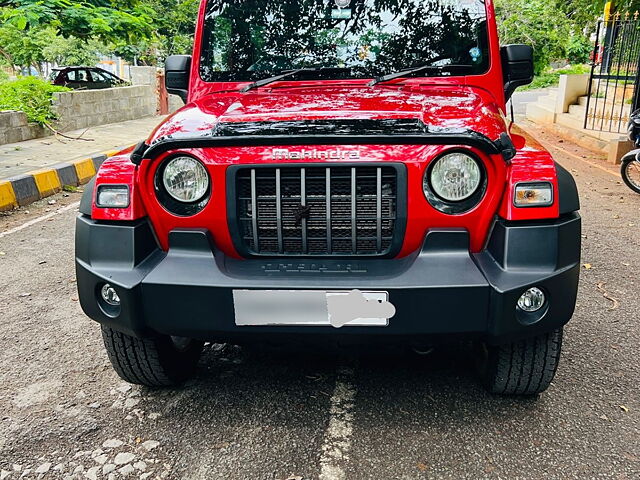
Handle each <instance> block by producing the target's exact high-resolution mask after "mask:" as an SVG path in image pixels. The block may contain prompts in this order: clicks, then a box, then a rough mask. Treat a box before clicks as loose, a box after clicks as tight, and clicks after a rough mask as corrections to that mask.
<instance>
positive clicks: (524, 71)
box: [500, 45, 533, 100]
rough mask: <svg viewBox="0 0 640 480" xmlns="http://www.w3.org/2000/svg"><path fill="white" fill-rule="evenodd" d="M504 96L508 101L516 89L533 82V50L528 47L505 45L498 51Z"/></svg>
mask: <svg viewBox="0 0 640 480" xmlns="http://www.w3.org/2000/svg"><path fill="white" fill-rule="evenodd" d="M500 55H501V57H502V75H503V77H504V94H505V98H506V99H507V100H509V99H510V98H511V95H513V92H514V91H515V90H516V88H518V87H522V86H523V85H529V84H530V83H531V82H532V81H533V48H531V47H530V46H529V45H505V46H504V47H502V48H501V49H500Z"/></svg>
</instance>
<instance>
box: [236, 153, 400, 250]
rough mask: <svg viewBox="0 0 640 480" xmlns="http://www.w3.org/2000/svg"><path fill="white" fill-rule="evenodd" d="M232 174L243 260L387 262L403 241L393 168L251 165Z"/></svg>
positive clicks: (238, 236)
mask: <svg viewBox="0 0 640 480" xmlns="http://www.w3.org/2000/svg"><path fill="white" fill-rule="evenodd" d="M234 175H235V179H234V180H233V181H235V185H236V199H235V204H236V214H237V222H236V224H237V228H238V232H237V235H236V234H234V238H235V239H236V242H242V244H241V245H240V244H239V245H238V247H239V251H240V252H241V253H243V254H247V255H266V256H269V255H271V256H277V255H280V256H349V255H350V256H378V255H386V254H388V253H389V252H390V251H391V249H392V246H393V245H396V244H397V243H396V242H397V241H398V239H397V238H396V237H397V236H398V235H401V234H402V232H399V231H398V230H399V228H396V226H397V224H398V213H399V212H398V211H397V208H398V202H399V201H400V200H399V199H400V195H401V193H402V192H403V191H402V192H401V191H400V186H399V178H398V171H397V170H396V167H393V166H378V165H370V164H369V165H367V164H359V165H355V166H354V165H347V166H343V165H339V164H336V165H331V166H328V167H327V166H324V165H321V166H320V165H317V164H316V165H313V164H311V165H305V166H304V167H302V166H297V165H280V166H273V167H271V166H269V167H262V166H259V167H253V166H252V167H240V168H237V169H235V171H234Z"/></svg>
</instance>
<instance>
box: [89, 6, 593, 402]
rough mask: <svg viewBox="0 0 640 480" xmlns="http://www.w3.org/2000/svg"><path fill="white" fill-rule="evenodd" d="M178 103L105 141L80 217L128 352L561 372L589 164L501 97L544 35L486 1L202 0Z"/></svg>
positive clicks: (104, 321) (518, 376)
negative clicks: (289, 351)
mask: <svg viewBox="0 0 640 480" xmlns="http://www.w3.org/2000/svg"><path fill="white" fill-rule="evenodd" d="M165 67H166V79H165V81H166V87H167V90H168V91H169V92H170V93H173V94H177V95H180V96H181V97H182V99H183V100H184V101H185V106H184V107H182V108H181V109H179V110H178V111H177V112H175V113H174V114H172V115H171V116H169V117H168V118H166V119H165V120H164V121H163V122H162V123H161V124H160V125H159V126H158V127H157V128H156V129H155V130H154V131H153V132H152V133H151V134H150V135H149V137H148V138H147V139H146V140H144V141H143V142H141V143H139V144H138V145H137V146H135V147H131V148H129V149H127V150H124V151H122V152H121V153H119V154H118V155H116V156H114V157H112V158H109V159H108V160H106V161H105V162H104V163H103V165H102V166H101V168H100V169H99V171H98V173H97V175H96V176H95V178H94V179H93V180H92V182H91V183H90V184H89V185H88V186H87V188H86V189H85V192H84V195H83V198H82V201H81V206H80V214H79V216H78V218H77V225H76V270H77V280H78V282H77V284H78V291H79V298H80V302H81V305H82V308H83V310H84V312H85V313H86V314H87V315H88V316H89V317H91V318H92V319H94V320H96V321H97V322H99V323H100V324H101V328H102V335H103V337H104V343H105V346H106V350H107V353H108V356H109V358H110V360H111V363H112V364H113V367H114V368H115V370H116V371H117V373H118V374H119V375H120V376H121V377H122V378H123V379H125V380H127V381H129V382H133V383H138V384H144V385H150V386H164V385H174V384H177V383H180V382H182V381H184V380H185V379H186V378H188V377H189V376H191V375H192V374H193V373H194V370H195V367H196V364H197V362H198V358H199V355H200V353H201V348H202V345H203V342H204V341H216V342H233V343H236V344H243V343H249V342H258V343H274V342H275V343H285V344H286V343H297V344H305V342H314V343H320V344H325V345H327V344H331V345H336V344H337V345H354V344H372V343H375V342H378V344H392V343H393V344H401V345H402V344H404V345H405V346H408V347H414V348H417V349H419V348H421V347H424V346H428V345H434V344H435V343H436V342H439V341H444V340H450V339H452V338H453V339H455V340H456V341H458V340H463V341H465V342H466V341H472V342H475V344H476V345H477V346H478V348H477V353H478V366H479V371H480V374H481V378H482V381H483V383H484V384H485V386H486V388H487V389H488V390H489V391H490V392H494V393H502V394H523V395H532V394H537V393H539V392H542V391H544V390H545V389H546V388H547V387H548V386H549V384H550V382H551V381H552V379H553V377H554V374H555V371H556V367H557V365H558V361H559V357H560V348H561V343H562V330H563V326H564V325H565V324H566V323H567V322H568V321H569V319H570V318H571V316H572V314H573V311H574V307H575V302H576V293H577V285H578V276H579V271H580V240H581V235H580V216H579V215H578V213H577V212H578V210H579V202H578V194H577V190H576V186H575V182H574V181H573V178H572V177H571V175H570V174H569V173H568V172H567V171H566V170H565V169H564V168H562V167H561V166H560V165H558V164H557V163H555V162H554V160H553V158H552V157H551V155H550V154H549V152H547V151H546V150H545V149H544V148H543V147H542V146H541V145H540V144H539V143H538V142H536V141H535V140H534V139H533V138H531V137H530V136H529V135H527V133H526V132H525V131H523V130H522V129H520V128H518V127H517V126H516V125H514V124H513V123H512V122H511V121H509V119H508V118H507V115H506V113H507V102H508V100H509V98H510V97H511V95H512V94H513V92H514V90H515V89H516V88H517V87H518V86H522V85H525V84H527V83H530V82H531V80H532V75H533V61H532V49H531V48H530V47H528V46H525V45H506V46H502V47H501V46H500V43H499V39H498V31H497V27H496V18H495V13H494V7H493V2H492V1H491V0H384V1H383V0H298V1H285V2H282V1H275V0H252V1H238V0H203V1H202V3H201V5H200V10H199V14H198V19H197V22H196V28H195V37H194V48H193V55H192V56H182V55H181V56H171V57H169V58H167V60H166V65H165Z"/></svg>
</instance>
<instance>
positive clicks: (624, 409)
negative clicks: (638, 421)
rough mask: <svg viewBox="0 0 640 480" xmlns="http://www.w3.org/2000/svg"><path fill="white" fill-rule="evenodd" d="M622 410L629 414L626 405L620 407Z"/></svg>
mask: <svg viewBox="0 0 640 480" xmlns="http://www.w3.org/2000/svg"><path fill="white" fill-rule="evenodd" d="M620 410H622V411H623V412H624V413H627V412H628V411H629V408H628V407H626V406H625V405H620Z"/></svg>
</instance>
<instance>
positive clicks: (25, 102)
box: [0, 77, 69, 125]
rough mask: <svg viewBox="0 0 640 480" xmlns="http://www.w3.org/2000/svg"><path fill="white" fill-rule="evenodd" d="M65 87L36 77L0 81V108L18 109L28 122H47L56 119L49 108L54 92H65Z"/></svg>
mask: <svg viewBox="0 0 640 480" xmlns="http://www.w3.org/2000/svg"><path fill="white" fill-rule="evenodd" d="M67 90H69V89H68V88H66V87H59V86H56V85H51V84H50V83H48V82H47V81H46V80H42V79H41V78H37V77H22V78H19V79H17V80H14V81H11V82H2V83H0V110H19V111H21V112H24V113H25V114H26V115H27V119H28V120H29V121H30V122H36V123H39V124H41V125H42V124H45V123H48V122H49V121H51V120H55V119H56V115H55V113H54V111H53V109H52V108H51V98H52V96H53V93H54V92H65V91H67Z"/></svg>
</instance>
